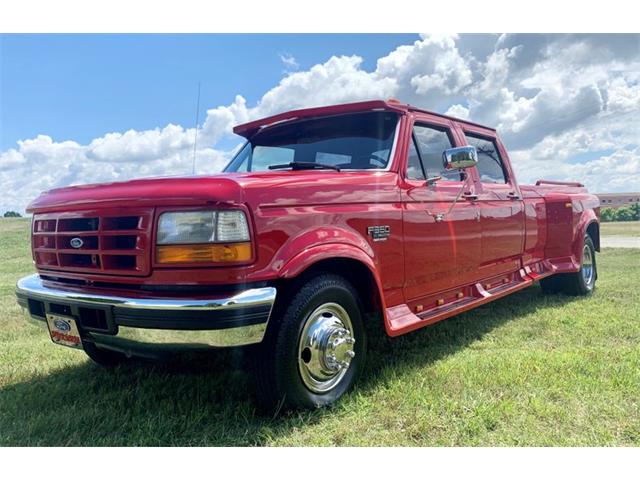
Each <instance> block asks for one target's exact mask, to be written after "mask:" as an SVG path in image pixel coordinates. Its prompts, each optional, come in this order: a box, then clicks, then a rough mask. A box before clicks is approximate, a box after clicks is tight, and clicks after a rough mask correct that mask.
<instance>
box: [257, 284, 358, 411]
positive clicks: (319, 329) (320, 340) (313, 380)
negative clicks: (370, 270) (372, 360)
mask: <svg viewBox="0 0 640 480" xmlns="http://www.w3.org/2000/svg"><path fill="white" fill-rule="evenodd" d="M281 301H284V302H287V305H285V306H283V307H282V308H280V309H279V311H280V312H281V316H280V318H278V316H276V318H273V319H272V320H271V322H270V323H271V325H270V327H269V331H268V332H267V335H266V337H265V339H264V341H263V342H262V344H260V345H258V346H257V351H256V352H254V353H255V355H254V368H253V374H254V380H255V385H256V390H257V392H256V393H257V396H258V401H259V403H260V405H261V406H262V407H263V408H265V409H269V410H271V409H274V408H280V407H284V408H290V409H303V408H304V409H309V408H318V407H325V406H328V405H331V404H333V403H335V402H336V401H337V400H338V399H339V398H340V397H341V396H342V395H344V393H345V392H346V391H347V390H349V388H350V387H351V386H352V385H353V384H354V383H355V381H356V379H357V378H358V376H359V374H360V372H361V370H362V367H363V365H364V359H365V353H366V339H365V331H364V327H363V323H362V314H361V307H360V301H359V298H358V295H357V293H356V291H355V289H354V288H353V286H352V285H351V284H350V283H349V282H347V281H346V280H345V279H344V278H342V277H340V276H338V275H334V274H321V275H319V276H317V277H314V278H311V279H309V280H307V281H306V282H304V283H303V284H301V285H300V287H299V288H297V289H296V290H295V291H294V292H293V293H292V295H291V296H290V298H284V299H281Z"/></svg>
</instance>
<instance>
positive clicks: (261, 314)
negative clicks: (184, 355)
mask: <svg viewBox="0 0 640 480" xmlns="http://www.w3.org/2000/svg"><path fill="white" fill-rule="evenodd" d="M16 296H17V298H18V303H19V304H20V305H21V306H22V307H23V309H24V310H25V313H26V315H27V318H28V319H29V320H30V321H31V322H32V323H35V324H36V325H39V326H41V327H43V328H45V329H46V328H47V324H46V314H47V313H57V314H62V315H69V316H73V317H74V318H76V320H77V321H78V324H79V328H80V330H81V336H82V338H83V341H89V342H94V343H95V344H97V345H99V346H103V347H106V348H110V349H114V350H119V351H123V352H125V353H139V352H142V351H144V350H147V349H151V350H153V349H164V348H169V349H183V348H198V347H233V346H241V345H250V344H254V343H259V342H261V341H262V338H263V337H264V333H265V331H266V328H267V323H268V322H269V318H270V316H271V310H272V308H273V304H274V302H275V297H276V289H275V288H273V287H262V288H250V289H247V290H243V291H238V292H235V293H233V294H232V295H229V296H226V297H213V298H165V297H162V298H138V297H126V296H113V295H101V294H96V293H87V292H80V291H74V290H66V289H60V288H53V287H50V286H46V285H44V283H43V281H42V280H41V278H40V277H39V276H38V275H30V276H28V277H24V278H22V279H21V280H20V281H19V282H18V284H17V286H16Z"/></svg>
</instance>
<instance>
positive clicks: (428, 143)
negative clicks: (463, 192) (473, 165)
mask: <svg viewBox="0 0 640 480" xmlns="http://www.w3.org/2000/svg"><path fill="white" fill-rule="evenodd" d="M413 136H414V138H415V140H416V143H417V144H418V151H419V153H420V158H421V160H422V166H423V167H424V172H425V174H426V176H427V178H433V177H442V179H443V180H453V181H457V180H460V173H458V172H452V171H448V170H445V168H444V164H443V161H442V154H443V153H444V151H445V150H447V149H449V148H451V147H452V146H453V145H452V143H451V139H450V138H449V134H448V132H447V130H445V129H441V128H436V127H427V126H425V125H416V126H414V127H413Z"/></svg>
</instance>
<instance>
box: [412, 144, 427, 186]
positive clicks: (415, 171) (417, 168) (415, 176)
mask: <svg viewBox="0 0 640 480" xmlns="http://www.w3.org/2000/svg"><path fill="white" fill-rule="evenodd" d="M407 178H409V179H411V180H426V179H425V178H424V172H423V170H422V165H420V156H419V155H418V150H417V149H416V143H415V141H414V140H413V138H412V139H411V143H410V144H409V154H408V156H407Z"/></svg>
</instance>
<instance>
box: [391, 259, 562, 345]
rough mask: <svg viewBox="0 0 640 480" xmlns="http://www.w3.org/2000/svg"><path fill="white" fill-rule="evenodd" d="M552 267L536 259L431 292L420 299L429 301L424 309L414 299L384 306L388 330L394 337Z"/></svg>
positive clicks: (501, 294)
mask: <svg viewBox="0 0 640 480" xmlns="http://www.w3.org/2000/svg"><path fill="white" fill-rule="evenodd" d="M555 271H556V268H555V266H553V265H551V264H550V263H548V262H546V261H544V262H538V263H536V264H534V265H531V266H527V267H524V268H521V269H520V270H518V271H516V272H512V273H511V274H508V275H502V276H500V277H496V278H493V279H491V280H490V281H483V282H478V283H474V284H471V285H466V286H465V287H463V288H457V289H453V290H449V291H446V292H443V293H440V294H437V295H432V296H430V297H428V298H426V299H425V302H422V303H424V304H426V305H430V307H428V308H426V309H425V308H424V307H423V305H422V304H419V303H417V302H415V301H414V302H410V304H409V305H408V304H406V303H404V304H402V305H397V306H395V307H390V308H387V309H386V311H385V313H386V315H385V317H386V322H385V327H386V330H387V333H388V334H389V335H390V336H392V337H397V336H398V335H402V334H404V333H408V332H411V331H413V330H417V329H418V328H421V327H424V326H426V325H431V324H433V323H436V322H439V321H440V320H444V319H446V318H449V317H452V316H454V315H458V314H460V313H462V312H466V311H467V310H471V309H472V308H475V307H479V306H480V305H484V304H485V303H489V302H492V301H493V300H497V299H498V298H502V297H504V296H506V295H509V294H511V293H514V292H517V291H518V290H522V289H523V288H526V287H529V286H531V285H532V284H533V283H534V282H536V281H538V280H540V279H542V278H544V277H547V276H549V275H552V274H553V273H555Z"/></svg>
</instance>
